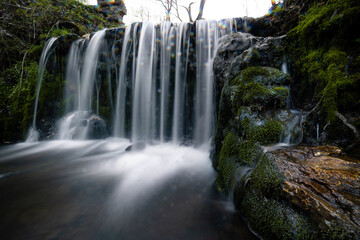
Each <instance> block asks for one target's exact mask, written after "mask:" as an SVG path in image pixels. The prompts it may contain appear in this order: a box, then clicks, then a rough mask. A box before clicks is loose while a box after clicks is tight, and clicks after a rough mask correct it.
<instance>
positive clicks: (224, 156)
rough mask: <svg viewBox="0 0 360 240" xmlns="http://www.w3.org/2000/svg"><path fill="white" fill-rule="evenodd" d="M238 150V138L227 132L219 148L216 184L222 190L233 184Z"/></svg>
mask: <svg viewBox="0 0 360 240" xmlns="http://www.w3.org/2000/svg"><path fill="white" fill-rule="evenodd" d="M238 151H239V140H238V137H237V136H236V135H235V134H234V133H231V132H230V133H229V134H228V135H227V136H226V137H225V139H224V143H223V145H222V147H221V150H220V158H219V169H218V170H219V174H218V176H217V181H216V182H217V185H218V187H219V188H220V189H221V190H222V191H223V190H225V189H229V187H230V186H232V185H233V184H234V180H235V179H234V176H235V172H236V167H237V166H236V165H237V160H238V159H237V155H238Z"/></svg>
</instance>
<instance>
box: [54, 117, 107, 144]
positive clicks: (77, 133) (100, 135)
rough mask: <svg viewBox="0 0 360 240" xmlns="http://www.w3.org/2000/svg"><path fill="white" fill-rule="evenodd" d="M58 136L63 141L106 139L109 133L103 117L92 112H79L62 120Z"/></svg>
mask: <svg viewBox="0 0 360 240" xmlns="http://www.w3.org/2000/svg"><path fill="white" fill-rule="evenodd" d="M58 136H59V138H60V139H63V140H71V139H79V140H85V139H104V138H107V137H108V136H109V131H108V129H107V126H106V123H105V121H104V120H103V119H102V118H101V117H99V116H98V115H96V114H94V113H92V112H91V111H79V112H74V113H69V114H68V115H66V116H65V117H63V118H62V119H60V122H59V130H58Z"/></svg>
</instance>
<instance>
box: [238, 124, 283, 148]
mask: <svg viewBox="0 0 360 240" xmlns="http://www.w3.org/2000/svg"><path fill="white" fill-rule="evenodd" d="M241 126H242V129H243V131H244V138H245V139H247V140H249V141H251V142H253V143H254V142H259V143H261V144H270V143H278V142H279V140H280V136H281V133H282V125H281V123H280V122H279V121H277V120H273V119H270V120H268V121H266V122H265V123H264V124H262V125H257V124H256V123H253V122H251V121H250V119H249V118H248V117H245V118H244V119H243V120H242V121H241Z"/></svg>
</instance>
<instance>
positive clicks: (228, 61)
mask: <svg viewBox="0 0 360 240" xmlns="http://www.w3.org/2000/svg"><path fill="white" fill-rule="evenodd" d="M284 40H285V36H280V37H267V38H263V37H255V36H253V35H251V34H249V33H241V32H238V33H234V34H231V35H228V36H225V37H224V38H222V39H221V41H220V46H219V49H218V52H217V56H216V57H215V59H214V73H215V78H216V81H217V90H218V91H221V89H222V87H223V86H224V83H225V81H226V80H227V79H233V78H234V77H235V76H236V75H237V74H238V73H239V72H240V71H241V70H243V69H245V68H246V67H251V66H267V67H273V68H278V69H280V68H281V65H282V63H283V61H284V51H283V43H284Z"/></svg>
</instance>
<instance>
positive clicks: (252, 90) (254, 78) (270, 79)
mask: <svg viewBox="0 0 360 240" xmlns="http://www.w3.org/2000/svg"><path fill="white" fill-rule="evenodd" d="M284 84H289V77H288V76H287V75H286V74H284V73H282V72H281V71H279V70H277V69H274V68H269V67H248V68H246V69H244V70H243V71H242V72H241V73H240V74H238V76H237V77H235V78H234V79H233V80H232V81H231V83H230V86H233V87H235V88H236V91H235V94H234V100H233V101H232V104H233V106H232V107H233V109H238V108H239V107H241V106H265V107H271V108H279V107H280V108H281V107H285V106H286V101H287V98H288V96H289V90H288V89H287V88H286V87H283V86H282V85H284Z"/></svg>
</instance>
